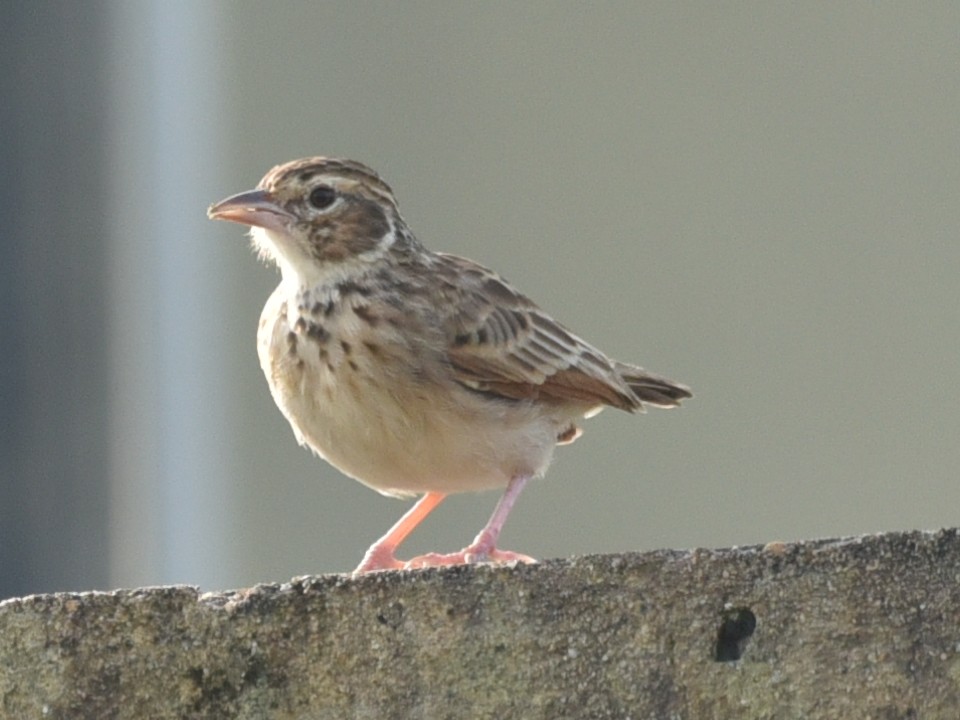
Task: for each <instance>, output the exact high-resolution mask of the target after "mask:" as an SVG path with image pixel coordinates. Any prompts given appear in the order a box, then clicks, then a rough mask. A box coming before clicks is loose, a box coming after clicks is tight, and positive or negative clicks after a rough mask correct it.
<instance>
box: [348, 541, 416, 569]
mask: <svg viewBox="0 0 960 720" xmlns="http://www.w3.org/2000/svg"><path fill="white" fill-rule="evenodd" d="M404 567H406V564H405V563H404V562H403V560H398V559H397V556H396V555H394V554H393V548H388V547H378V546H376V545H374V546H373V547H371V548H370V549H369V550H367V554H366V555H364V556H363V560H361V561H360V564H359V565H358V566H357V569H356V570H354V571H353V574H354V575H360V574H362V573H367V572H375V571H377V570H401V569H403V568H404Z"/></svg>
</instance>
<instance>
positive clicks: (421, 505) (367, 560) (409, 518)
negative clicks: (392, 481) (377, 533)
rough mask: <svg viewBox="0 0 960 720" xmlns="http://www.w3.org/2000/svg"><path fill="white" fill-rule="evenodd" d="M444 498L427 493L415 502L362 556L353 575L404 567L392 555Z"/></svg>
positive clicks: (439, 494)
mask: <svg viewBox="0 0 960 720" xmlns="http://www.w3.org/2000/svg"><path fill="white" fill-rule="evenodd" d="M445 497H446V495H444V494H443V493H438V492H428V493H427V494H426V495H424V496H423V497H422V498H420V499H419V500H417V502H416V503H415V504H414V506H413V507H412V508H410V509H409V510H407V512H405V513H404V514H403V517H401V518H400V519H399V520H397V522H396V523H395V524H394V526H393V527H392V528H390V529H389V530H387V533H386V534H385V535H384V536H383V537H382V538H380V539H379V540H377V541H376V542H375V543H374V544H373V545H371V546H370V549H369V550H367V552H366V554H365V555H364V556H363V561H361V563H360V565H359V566H358V567H357V569H356V570H354V571H353V572H354V574H355V575H356V574H359V573H365V572H370V571H371V570H394V569H397V568H402V567H404V563H403V562H401V561H400V560H397V557H396V555H395V554H394V553H395V552H396V550H397V548H398V547H399V546H400V543H402V542H403V541H404V540H406V538H407V535H409V534H410V533H411V532H413V529H414V528H415V527H416V526H417V525H419V524H420V522H421V521H422V520H423V519H424V518H425V517H426V516H427V515H429V514H430V512H431V511H432V510H433V509H434V508H435V507H437V505H439V504H440V503H441V502H443V499H444V498H445Z"/></svg>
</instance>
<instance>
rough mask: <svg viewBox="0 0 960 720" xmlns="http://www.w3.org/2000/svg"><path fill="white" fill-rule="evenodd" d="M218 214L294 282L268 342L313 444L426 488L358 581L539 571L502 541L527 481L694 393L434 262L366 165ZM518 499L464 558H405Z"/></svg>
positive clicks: (265, 355)
mask: <svg viewBox="0 0 960 720" xmlns="http://www.w3.org/2000/svg"><path fill="white" fill-rule="evenodd" d="M208 215H209V216H210V217H211V218H215V219H218V220H230V221H232V222H237V223H241V224H244V225H250V226H251V227H252V231H251V235H252V238H253V244H254V246H255V247H256V248H257V250H258V251H259V253H260V255H261V257H264V258H267V259H269V260H270V261H272V262H274V263H276V265H277V266H278V267H279V268H280V273H281V276H282V278H281V281H280V285H279V286H278V287H277V289H276V290H275V291H274V292H273V294H272V295H271V296H270V299H269V300H267V304H266V306H265V307H264V309H263V314H262V315H261V316H260V329H259V332H258V333H257V346H258V351H259V355H260V366H261V367H262V368H263V372H264V374H265V375H266V377H267V382H268V384H269V385H270V392H271V393H272V395H273V399H274V400H275V401H276V403H277V405H278V406H279V408H280V410H281V412H283V414H284V416H286V418H287V420H288V421H289V422H290V425H291V426H292V427H293V432H294V434H295V435H296V437H297V440H298V441H299V442H300V444H301V445H306V446H307V447H309V448H310V449H311V450H313V451H314V452H315V453H317V454H318V455H319V456H320V457H322V458H324V459H325V460H327V462H329V463H330V464H331V465H333V466H334V467H336V468H338V469H339V470H340V471H342V472H344V473H346V474H347V475H349V476H351V477H353V478H356V479H357V480H359V481H360V482H362V483H364V484H365V485H368V486H370V487H372V488H373V489H375V490H378V491H379V492H381V493H383V494H385V495H393V496H399V497H402V496H409V495H415V494H421V493H422V494H423V496H422V497H421V498H420V499H419V500H418V501H417V503H416V504H415V505H414V506H413V507H412V508H411V509H410V510H409V511H408V512H407V513H406V514H405V515H404V516H403V517H402V518H401V519H400V520H399V521H398V522H397V523H396V524H395V525H394V526H393V527H392V528H391V529H390V530H389V531H388V532H387V534H386V535H384V536H383V537H382V538H380V539H379V540H377V541H376V542H375V543H374V544H373V545H372V546H371V547H370V549H369V550H368V551H367V553H366V555H365V557H364V559H363V562H361V563H360V566H359V567H358V568H357V572H365V571H369V570H385V569H390V568H402V567H424V566H432V565H450V564H457V563H464V562H507V561H511V560H520V561H524V562H532V559H531V558H529V557H527V556H525V555H520V554H517V553H511V552H506V551H502V550H498V549H497V547H496V545H497V539H498V537H499V535H500V531H501V529H502V527H503V524H504V521H505V520H506V518H507V515H508V514H509V512H510V509H511V507H512V506H513V504H514V502H515V501H516V499H517V497H518V496H519V494H520V492H521V491H522V489H523V486H524V485H525V484H526V482H527V481H528V480H529V479H530V478H532V477H535V476H538V475H542V474H543V473H544V471H545V470H546V468H547V465H548V464H549V463H550V459H551V457H552V455H553V449H554V447H555V446H556V445H562V444H565V443H570V442H573V440H575V439H576V438H577V437H578V436H579V434H580V429H579V427H578V426H577V422H578V421H579V420H580V419H581V418H586V417H590V416H592V415H594V414H596V413H598V412H599V411H600V410H601V409H602V408H603V407H604V406H605V405H610V406H612V407H615V408H620V409H621V410H626V411H628V412H638V411H642V410H643V406H644V405H645V404H649V405H655V406H657V407H674V406H676V405H678V404H679V403H680V400H682V399H683V398H688V397H690V396H691V395H690V391H689V390H688V389H687V388H686V387H685V386H684V385H681V384H679V383H675V382H673V381H671V380H667V379H666V378H663V377H660V376H659V375H654V374H652V373H648V372H647V371H645V370H643V369H642V368H639V367H637V366H636V365H628V364H626V363H622V362H618V361H616V360H611V359H609V358H608V357H607V356H606V355H604V354H603V353H602V352H600V351H599V350H597V349H596V348H594V347H593V346H591V345H589V344H587V343H586V342H585V341H583V340H581V339H580V338H579V337H577V336H576V335H574V334H573V333H571V332H570V331H569V330H567V329H566V328H564V327H563V326H562V325H560V324H559V323H558V322H556V321H555V320H553V318H551V317H550V316H549V315H547V314H546V313H545V312H543V311H542V310H541V309H540V308H539V307H537V306H536V305H535V304H534V303H533V302H532V301H531V300H529V299H528V298H527V297H525V296H524V295H522V294H521V293H519V292H518V291H517V290H515V289H514V288H513V287H511V286H510V285H509V284H508V283H507V282H506V281H505V280H504V279H503V278H501V277H500V276H499V275H497V274H496V273H494V272H492V271H490V270H488V269H487V268H485V267H482V266H481V265H478V264H476V263H475V262H473V261H471V260H467V259H464V258H460V257H456V256H454V255H446V254H443V253H436V252H432V251H430V250H428V249H427V248H425V247H424V246H423V245H421V244H420V243H419V242H418V241H417V239H416V238H415V237H414V236H413V234H412V233H411V232H410V230H409V229H408V228H407V225H406V223H405V222H404V221H403V218H401V217H400V212H399V210H398V208H397V202H396V200H395V199H394V196H393V192H392V191H391V189H390V187H389V186H388V185H387V184H386V183H385V182H384V181H383V180H381V179H380V177H379V176H378V175H377V174H376V173H375V172H374V171H373V170H371V169H370V168H368V167H366V166H365V165H362V164H360V163H358V162H354V161H352V160H336V159H331V158H324V157H313V158H305V159H303V160H295V161H293V162H289V163H286V164H285V165H279V166H277V167H275V168H273V169H272V170H271V171H270V172H268V173H267V174H266V176H265V177H264V178H263V180H261V181H260V184H259V185H258V186H257V189H255V190H251V191H249V192H244V193H240V194H239V195H234V196H232V197H229V198H227V199H226V200H223V201H221V202H219V203H217V204H215V205H213V206H211V207H210V209H209V210H208ZM490 488H505V491H504V493H503V496H502V497H501V498H500V501H499V503H498V504H497V507H496V509H495V510H494V512H493V515H492V516H491V518H490V520H489V522H488V523H487V524H486V526H485V527H484V528H483V530H481V531H480V534H479V535H477V537H476V538H475V539H474V541H473V542H472V543H471V544H470V545H468V546H467V547H466V548H464V549H463V550H462V551H460V552H457V553H452V554H448V555H441V554H436V553H431V554H429V555H424V556H420V557H417V558H414V559H413V560H410V561H407V562H403V561H400V560H398V559H397V558H396V555H395V551H396V549H397V547H398V546H399V545H400V543H401V542H403V540H404V539H405V538H406V537H407V535H409V534H410V532H411V531H412V530H413V529H414V527H416V525H417V524H418V523H419V522H420V521H421V520H423V518H425V517H426V516H427V514H428V513H429V512H430V511H431V510H433V509H434V508H435V507H436V506H437V505H438V504H439V503H440V502H441V501H442V500H443V498H444V497H445V496H446V495H447V494H449V493H454V492H465V491H469V490H486V489H490Z"/></svg>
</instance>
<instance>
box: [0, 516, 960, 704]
mask: <svg viewBox="0 0 960 720" xmlns="http://www.w3.org/2000/svg"><path fill="white" fill-rule="evenodd" d="M738 657H739V659H736V658H738ZM0 711H2V712H0V714H2V717H3V718H14V719H19V718H71V719H72V718H98V719H107V718H217V719H218V720H219V719H221V718H325V719H326V718H378V719H379V718H551V719H555V718H637V719H640V718H698V719H699V718H771V719H773V718H776V719H777V720H784V719H786V718H844V719H849V718H876V719H877V720H893V719H894V718H922V719H924V720H926V719H929V718H951V719H953V720H955V719H956V718H957V717H960V535H958V531H957V530H946V531H941V532H937V533H921V532H911V533H891V534H887V535H878V536H870V537H862V538H855V539H844V540H822V541H815V542H802V543H797V544H782V543H776V544H770V545H767V546H765V547H749V548H739V549H736V548H735V549H731V550H718V551H707V550H694V551H690V552H678V551H665V552H652V553H643V554H625V555H617V556H599V557H585V558H578V559H573V560H563V561H551V562H544V563H542V564H540V565H532V566H517V567H483V566H481V567H454V568H446V569H440V570H421V571H410V572H390V573H379V574H373V575H368V576H364V577H360V578H357V579H351V578H350V577H347V576H325V577H307V578H299V579H296V580H294V581H292V582H289V583H284V584H282V585H260V586H257V587H254V588H251V589H249V590H241V591H234V592H224V593H205V594H201V593H200V592H198V591H197V590H196V589H195V588H191V587H161V588H144V589H139V590H121V591H117V592H110V593H98V592H93V593H58V594H55V595H37V596H31V597H26V598H19V599H18V598H15V599H11V600H7V601H5V602H3V603H2V604H0Z"/></svg>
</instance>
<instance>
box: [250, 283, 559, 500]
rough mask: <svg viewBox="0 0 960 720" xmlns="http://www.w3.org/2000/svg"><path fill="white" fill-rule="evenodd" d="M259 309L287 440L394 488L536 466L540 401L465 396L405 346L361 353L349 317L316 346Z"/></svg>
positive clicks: (432, 487)
mask: <svg viewBox="0 0 960 720" xmlns="http://www.w3.org/2000/svg"><path fill="white" fill-rule="evenodd" d="M273 300H274V298H271V302H272V301H273ZM264 316H265V317H271V318H277V321H276V323H275V324H271V323H269V322H268V323H264V324H262V325H261V333H260V338H259V340H260V342H259V348H260V360H261V367H262V368H263V371H264V374H265V375H266V378H267V382H268V384H269V385H270V391H271V394H272V395H273V398H274V400H275V401H276V403H277V405H278V407H279V408H280V410H281V411H282V412H283V414H284V416H285V417H286V418H287V420H288V421H289V422H290V425H291V426H292V428H293V431H294V433H295V434H296V436H297V440H298V441H299V442H300V443H301V444H302V445H306V446H307V447H309V448H311V449H312V450H313V451H314V452H316V453H317V454H318V455H320V456H321V457H323V458H324V459H325V460H327V461H328V462H329V463H330V464H331V465H333V466H334V467H336V468H337V469H339V470H340V471H341V472H343V473H345V474H347V475H349V476H351V477H353V478H355V479H356V480H359V481H360V482H362V483H364V484H366V485H368V486H370V487H372V488H374V489H376V490H378V491H380V492H383V493H385V494H392V495H403V494H412V493H422V492H431V491H432V492H444V493H448V492H451V493H452V492H466V491H471V490H485V489H491V488H498V487H503V486H505V485H506V484H507V483H508V482H509V481H510V479H511V478H512V477H514V476H516V475H540V474H542V473H543V472H544V471H545V470H546V467H547V465H548V464H549V461H550V458H551V456H552V454H553V448H554V447H555V445H556V437H557V425H558V421H557V419H556V418H553V417H550V416H549V415H547V414H545V413H544V411H543V409H542V408H540V407H537V406H536V405H534V404H528V403H523V402H513V401H502V402H501V401H497V400H493V399H490V398H487V397H479V396H475V395H474V393H471V392H470V391H468V390H465V389H463V388H460V387H459V386H455V385H453V384H452V383H451V382H450V381H444V380H443V379H442V378H440V377H436V375H431V374H430V373H429V372H427V370H428V369H427V368H425V367H424V364H423V363H419V364H418V360H417V358H416V357H415V356H409V355H408V356H400V355H397V356H391V354H390V352H389V350H388V349H387V348H383V349H381V350H380V351H379V354H377V355H371V354H370V353H369V352H364V351H363V348H364V347H366V344H365V343H364V340H365V338H364V337H362V336H358V335H356V334H355V333H348V332H347V330H350V329H351V328H349V327H346V328H339V329H338V330H337V331H336V332H331V338H335V340H334V339H331V340H329V341H328V343H327V345H326V348H327V350H326V352H323V353H320V352H319V351H318V350H317V348H316V347H315V346H311V345H309V344H308V343H307V342H306V341H305V339H304V338H302V337H301V338H299V339H296V338H294V337H293V335H294V334H295V333H294V334H291V332H290V329H289V326H288V325H287V323H286V319H285V315H283V314H280V315H278V314H276V313H275V311H274V310H273V309H271V306H270V303H268V306H267V308H266V309H265V310H264ZM343 341H346V345H345V346H344V342H343ZM344 347H346V348H347V349H348V351H347V350H345V349H344ZM411 363H412V364H413V365H414V366H413V367H411Z"/></svg>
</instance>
